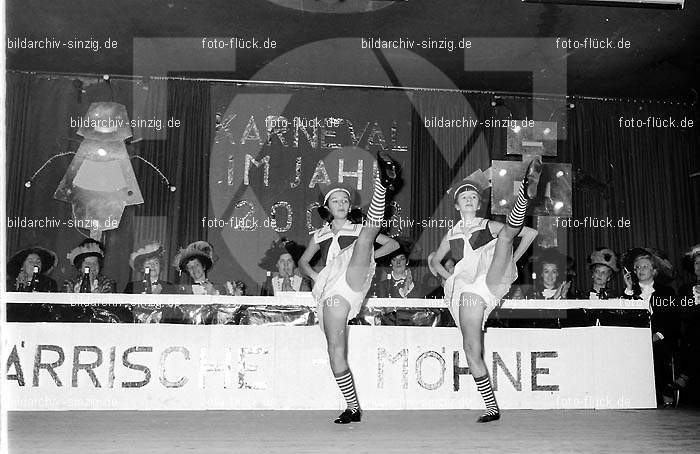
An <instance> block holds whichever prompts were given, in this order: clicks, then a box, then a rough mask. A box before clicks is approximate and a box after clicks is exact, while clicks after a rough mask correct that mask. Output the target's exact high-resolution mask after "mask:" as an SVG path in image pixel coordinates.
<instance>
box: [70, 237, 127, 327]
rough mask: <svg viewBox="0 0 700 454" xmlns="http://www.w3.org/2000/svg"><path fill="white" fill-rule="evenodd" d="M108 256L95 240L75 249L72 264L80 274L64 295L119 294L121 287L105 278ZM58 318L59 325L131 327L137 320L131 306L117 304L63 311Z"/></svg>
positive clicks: (71, 255) (71, 254)
mask: <svg viewBox="0 0 700 454" xmlns="http://www.w3.org/2000/svg"><path fill="white" fill-rule="evenodd" d="M104 256H105V249H104V245H103V244H102V243H101V242H99V241H96V240H93V239H92V238H87V239H85V240H83V241H82V242H81V243H80V244H79V245H78V246H77V247H76V248H74V249H72V250H71V251H70V252H69V253H68V260H69V261H70V262H71V263H72V264H73V266H74V267H75V269H76V271H77V273H76V276H75V277H74V278H73V279H68V280H66V281H65V282H64V283H63V292H65V293H84V292H86V291H87V288H89V292H90V293H116V291H117V283H116V282H115V281H114V279H110V278H108V277H106V276H105V275H103V274H102V269H103V265H104ZM86 270H87V274H86V273H85V271H86ZM58 318H59V321H89V322H113V323H131V322H133V320H134V319H133V314H132V311H131V307H130V306H128V305H114V304H111V305H109V306H98V305H78V306H74V307H62V308H61V309H60V311H59V315H58Z"/></svg>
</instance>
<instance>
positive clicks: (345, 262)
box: [299, 151, 399, 424]
mask: <svg viewBox="0 0 700 454" xmlns="http://www.w3.org/2000/svg"><path fill="white" fill-rule="evenodd" d="M377 161H378V167H379V174H380V178H379V179H377V180H375V182H374V192H373V194H372V201H371V203H370V206H369V210H368V213H367V218H366V221H365V222H364V224H360V223H359V221H360V219H358V216H357V213H355V212H354V210H353V211H351V210H350V206H351V203H352V201H351V196H350V191H348V190H347V189H344V188H342V187H334V188H332V189H330V190H329V191H328V192H327V193H326V196H325V198H324V201H323V206H322V207H320V208H319V213H320V214H321V216H322V217H323V218H324V219H326V220H327V221H328V224H327V225H325V226H323V227H321V228H320V229H318V230H316V231H315V232H314V234H313V237H312V238H311V241H309V245H308V247H307V248H306V251H305V252H304V255H303V256H302V257H301V259H299V267H300V268H301V269H302V270H303V271H304V272H305V273H306V274H307V275H308V276H309V277H310V278H312V279H313V280H314V287H313V290H312V294H313V296H314V299H315V300H316V303H317V304H318V318H319V322H320V324H321V329H322V330H323V333H324V334H325V336H326V341H327V344H328V357H329V358H330V363H331V370H332V371H333V375H334V377H335V380H336V382H337V383H338V387H340V390H341V392H342V393H343V396H344V397H345V400H346V402H347V405H348V407H347V409H346V410H345V411H344V412H343V413H341V415H340V416H339V417H338V418H337V419H335V421H334V422H335V423H336V424H348V423H350V422H360V420H361V418H362V410H361V408H360V403H359V401H358V399H357V393H356V392H355V383H354V380H353V377H352V372H351V371H350V367H349V365H348V360H347V350H348V338H347V323H348V320H350V319H351V318H354V317H355V316H356V315H357V314H358V312H359V311H360V308H361V307H362V302H363V301H364V299H365V295H366V294H367V290H369V287H370V284H371V282H372V277H373V276H374V269H375V262H374V259H375V257H382V256H384V255H386V254H389V253H391V252H393V251H394V250H396V249H398V247H399V244H398V243H397V242H396V240H393V239H391V238H389V237H388V236H386V235H383V234H380V233H379V230H380V225H381V221H382V220H383V218H384V209H385V206H386V205H385V203H386V193H387V191H393V190H394V182H395V180H396V178H397V169H396V166H395V164H394V162H393V161H392V160H391V158H390V157H389V156H388V155H387V154H385V153H384V152H382V151H380V152H379V153H378V155H377ZM349 218H354V219H353V221H354V222H353V221H351V220H350V219H349ZM375 241H376V242H377V243H379V244H381V245H382V246H381V247H380V248H379V249H377V250H376V251H375V250H374V242H375ZM318 251H320V252H321V259H322V263H323V264H324V265H325V267H324V268H323V270H321V272H319V273H317V272H315V271H314V270H313V269H312V268H311V266H310V265H309V261H310V260H311V259H312V258H313V256H314V255H315V254H316V252H318Z"/></svg>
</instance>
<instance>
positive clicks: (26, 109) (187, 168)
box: [6, 72, 212, 290]
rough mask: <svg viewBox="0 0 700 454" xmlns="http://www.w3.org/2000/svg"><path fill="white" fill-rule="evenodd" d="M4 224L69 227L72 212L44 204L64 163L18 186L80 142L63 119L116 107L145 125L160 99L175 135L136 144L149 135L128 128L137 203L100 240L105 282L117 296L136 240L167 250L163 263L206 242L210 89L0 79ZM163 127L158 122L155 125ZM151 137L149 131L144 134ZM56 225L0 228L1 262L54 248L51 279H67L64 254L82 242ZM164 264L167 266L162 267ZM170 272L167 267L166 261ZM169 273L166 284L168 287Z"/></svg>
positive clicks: (65, 159) (15, 76) (169, 132)
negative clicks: (95, 106)
mask: <svg viewBox="0 0 700 454" xmlns="http://www.w3.org/2000/svg"><path fill="white" fill-rule="evenodd" d="M132 90H146V91H147V95H146V97H145V105H144V106H139V109H134V108H133V106H132V103H133V100H134V99H138V97H134V96H133V92H132ZM7 95H8V101H7V131H8V134H7V150H8V153H7V169H6V170H7V177H8V181H7V216H8V220H10V221H12V220H13V219H16V218H17V217H19V218H20V219H21V218H27V219H44V218H46V217H49V218H55V219H59V220H61V221H66V222H67V221H68V220H70V219H72V211H71V206H70V205H69V204H67V203H64V202H61V201H57V200H54V199H53V194H54V192H55V190H56V188H57V186H58V183H59V182H60V180H61V178H62V177H63V175H64V174H65V172H66V170H67V169H68V166H69V164H70V162H71V160H72V157H73V155H66V156H62V157H58V158H56V159H55V160H53V161H52V162H51V163H50V164H49V165H48V166H46V168H45V169H44V170H43V171H42V172H41V173H40V174H39V175H38V176H37V177H36V178H35V179H34V181H33V183H32V185H31V187H29V188H27V187H25V184H24V183H25V181H27V180H28V179H29V178H30V177H31V176H32V174H33V173H34V172H35V171H36V170H38V169H39V167H40V166H41V164H42V163H43V162H44V161H45V160H46V159H49V158H50V157H51V156H54V155H56V154H58V153H66V152H71V151H75V150H76V149H77V148H78V145H79V143H80V141H81V140H82V138H81V137H80V136H77V135H76V134H75V131H76V128H75V127H73V128H71V126H70V120H71V119H78V118H80V117H81V116H82V115H84V114H85V112H86V111H87V109H88V107H89V105H90V103H92V102H98V101H114V102H118V103H121V104H124V105H125V106H126V107H127V112H129V116H130V119H132V120H135V119H146V120H147V119H149V118H153V113H154V112H158V111H159V109H158V106H162V103H163V100H167V117H173V118H174V119H179V120H180V122H181V125H180V127H179V128H167V129H166V132H165V136H164V137H162V138H160V139H159V140H156V139H151V140H140V141H139V140H137V139H139V138H144V137H150V136H152V134H150V133H149V131H144V130H139V129H138V128H137V129H134V137H133V139H134V143H133V144H130V145H128V146H127V150H128V152H129V155H130V156H132V159H131V162H132V165H133V167H134V171H135V173H136V176H137V180H138V182H139V187H140V189H141V193H142V194H143V198H144V202H145V203H144V204H143V205H138V206H130V207H126V209H125V210H124V213H123V215H122V220H121V223H120V227H119V228H118V229H116V230H110V231H106V232H105V233H104V235H103V238H102V240H103V242H104V243H105V246H106V249H107V255H106V259H105V266H104V274H105V275H107V276H109V277H112V278H113V279H116V280H117V283H118V289H119V290H121V289H122V288H123V287H124V285H125V284H126V282H128V280H130V278H131V270H130V269H129V267H128V265H127V264H128V260H129V255H130V253H131V252H132V251H133V250H134V249H135V247H136V246H137V243H139V242H140V241H143V240H159V241H161V242H163V244H164V245H165V247H166V248H167V249H168V251H167V253H166V260H167V259H170V258H172V257H173V256H174V255H175V253H176V252H177V247H178V246H180V245H186V244H187V243H189V242H190V241H194V240H197V239H206V237H205V235H206V230H205V229H202V228H201V219H202V217H203V216H205V215H206V212H207V203H208V202H207V200H208V190H207V188H208V184H209V182H208V169H209V162H208V159H207V157H208V155H209V147H210V140H211V138H210V135H211V129H212V128H211V113H210V109H209V103H210V99H209V85H208V84H206V83H199V82H192V81H169V82H168V83H167V84H165V83H151V84H150V86H144V85H142V84H141V83H140V82H138V83H136V82H132V81H120V80H111V81H110V83H106V82H104V81H101V79H98V78H95V79H90V78H84V79H77V78H76V79H72V78H67V77H62V76H61V77H46V76H38V75H33V74H25V73H13V72H9V73H7ZM162 120H163V122H165V121H166V119H162ZM151 133H152V131H151ZM133 156H141V157H143V158H144V159H147V160H149V161H151V162H152V163H153V164H154V165H155V166H156V167H158V168H159V169H160V170H161V172H163V174H164V175H165V176H166V177H167V178H168V179H169V180H170V183H171V184H172V185H174V186H176V187H177V191H175V192H174V193H173V192H171V191H170V190H169V188H168V186H167V185H166V184H165V183H164V182H163V179H162V178H161V176H160V175H159V174H158V173H157V172H156V171H155V170H153V168H151V167H150V166H148V165H147V164H146V163H144V162H143V161H141V160H140V159H138V158H133ZM86 233H87V232H86V231H78V230H77V229H75V228H70V227H68V226H66V225H62V226H60V227H57V228H43V229H40V228H34V229H28V228H17V227H11V228H8V230H7V235H8V237H7V238H8V242H7V246H8V250H7V253H8V257H9V256H10V255H11V254H13V253H14V252H16V251H18V250H20V249H22V248H24V247H27V246H30V245H42V246H45V247H48V248H50V249H52V250H54V251H55V252H56V253H57V254H58V257H59V265H58V267H57V268H56V269H55V270H54V271H53V273H52V277H53V278H54V279H56V280H57V281H58V282H59V285H60V283H61V282H62V281H63V280H64V279H66V278H69V277H72V276H73V275H74V273H75V270H74V269H73V268H72V265H71V264H70V263H69V262H68V260H67V259H66V254H67V253H68V251H70V250H71V249H72V248H73V247H75V246H76V245H77V244H78V243H79V242H80V241H82V240H83V239H84V237H85V235H86ZM168 262H169V260H168ZM166 265H169V263H166ZM174 273H175V272H174V269H173V268H172V267H168V277H169V278H170V279H174V278H175V275H174Z"/></svg>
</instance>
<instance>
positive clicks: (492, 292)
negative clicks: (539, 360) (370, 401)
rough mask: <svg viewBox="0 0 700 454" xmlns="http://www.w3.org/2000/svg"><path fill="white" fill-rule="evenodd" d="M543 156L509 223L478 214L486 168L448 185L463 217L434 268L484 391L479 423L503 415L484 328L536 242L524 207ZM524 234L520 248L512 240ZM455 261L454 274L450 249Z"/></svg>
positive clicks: (532, 168)
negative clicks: (488, 360) (488, 361)
mask: <svg viewBox="0 0 700 454" xmlns="http://www.w3.org/2000/svg"><path fill="white" fill-rule="evenodd" d="M541 171H542V158H541V157H540V156H536V157H535V158H534V159H532V160H531V161H530V163H529V165H528V166H527V170H526V171H525V177H524V178H523V180H522V183H521V185H520V192H519V194H518V198H517V200H516V202H515V205H514V206H513V209H512V211H511V212H510V213H509V214H508V217H507V218H506V224H505V225H504V224H501V223H500V222H495V221H491V220H488V219H483V218H479V217H476V213H477V211H478V210H479V209H480V207H481V204H482V202H483V201H484V200H485V199H484V196H483V195H482V193H483V192H484V191H485V190H486V189H487V188H488V187H489V180H490V179H489V177H488V171H487V172H482V171H481V170H477V171H475V172H474V173H472V174H471V175H469V176H468V177H466V178H465V179H464V180H462V181H459V182H457V183H456V184H455V185H453V186H452V188H450V190H449V191H448V194H449V195H450V196H451V197H453V199H454V203H455V205H454V206H455V209H456V210H457V211H458V212H459V214H460V218H461V219H460V221H459V222H458V223H457V224H456V225H455V226H454V227H452V228H451V229H450V230H449V231H448V232H447V234H446V235H445V236H444V238H443V239H442V241H441V243H440V246H439V247H438V250H437V251H436V252H435V255H434V256H433V257H432V266H433V268H434V269H436V270H437V272H438V273H439V274H440V276H442V277H443V278H444V279H445V301H446V303H447V305H448V307H449V309H450V313H451V314H452V317H453V318H454V321H455V323H456V324H457V327H458V328H459V329H460V331H461V333H462V339H463V342H464V352H465V354H466V357H467V364H468V365H469V370H470V372H471V374H472V376H473V377H474V382H475V383H476V386H477V389H478V390H479V392H480V393H481V396H482V398H483V399H484V403H485V404H486V412H485V413H484V414H483V415H482V416H481V417H479V419H478V420H477V422H480V423H485V422H490V421H495V420H497V419H500V410H499V408H498V404H497V403H496V397H495V395H494V393H493V389H492V387H491V382H490V380H489V375H488V369H487V368H486V363H485V362H484V358H483V354H484V349H483V330H484V326H485V324H486V320H487V318H488V316H489V314H490V313H491V311H493V309H494V308H496V306H498V304H499V303H500V300H501V298H503V296H504V295H505V294H506V293H507V292H508V290H509V289H510V286H511V284H512V283H513V282H514V281H515V280H516V279H517V277H518V271H517V267H516V265H515V263H516V262H517V261H518V259H520V257H522V255H523V254H524V253H525V251H526V250H527V248H528V247H529V246H530V244H532V242H533V241H534V239H535V237H536V236H537V231H536V230H534V229H531V228H529V227H524V226H523V223H524V222H525V211H526V210H527V206H528V204H529V202H530V200H531V199H532V198H534V197H535V195H536V194H537V185H538V182H539V177H540V173H541ZM516 237H520V238H521V241H520V244H519V245H518V247H517V249H516V250H515V251H513V241H514V239H515V238H516ZM448 252H449V253H450V254H451V256H452V257H454V258H455V259H456V260H457V264H456V265H455V269H454V273H452V274H450V273H448V271H447V270H446V269H445V267H444V266H443V265H442V259H443V258H444V257H445V255H446V254H447V253H448Z"/></svg>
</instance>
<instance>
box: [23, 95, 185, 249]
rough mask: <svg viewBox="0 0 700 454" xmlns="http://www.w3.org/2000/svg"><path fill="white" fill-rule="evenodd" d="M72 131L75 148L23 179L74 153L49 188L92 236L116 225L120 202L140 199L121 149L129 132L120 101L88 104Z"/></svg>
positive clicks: (124, 204) (126, 203)
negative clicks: (77, 137) (76, 139)
mask: <svg viewBox="0 0 700 454" xmlns="http://www.w3.org/2000/svg"><path fill="white" fill-rule="evenodd" d="M76 134H78V135H80V136H82V137H83V140H82V142H81V143H80V145H79V146H78V150H77V151H76V152H67V153H60V154H57V155H54V156H53V157H51V158H50V159H48V160H47V161H46V162H45V163H44V164H43V165H42V166H41V167H40V168H39V170H37V171H36V172H34V174H33V175H32V176H31V178H29V179H28V180H27V182H26V183H25V187H27V188H30V187H31V186H32V181H33V180H34V178H35V177H36V176H37V175H38V174H39V173H40V172H41V171H42V170H43V169H44V168H45V167H46V166H47V165H48V164H49V163H50V162H51V161H52V160H54V159H55V158H57V157H60V156H65V155H69V154H74V157H73V160H72V161H71V163H70V166H69V167H68V170H67V171H66V173H65V175H64V176H63V178H62V179H61V182H60V183H59V185H58V188H57V189H56V192H55V193H54V199H56V200H60V201H63V202H66V203H70V204H71V205H72V210H73V219H74V221H75V226H76V227H77V228H82V229H85V230H88V231H89V232H90V237H91V238H93V239H96V240H100V239H101V238H102V232H104V231H107V230H114V229H116V228H118V227H119V224H120V222H121V217H122V213H123V212H124V208H125V207H127V206H130V205H139V204H142V203H143V197H142V195H141V190H140V189H139V186H138V183H137V181H136V176H135V175H134V169H133V167H132V165H131V162H130V158H129V155H128V153H127V149H126V144H125V142H124V141H125V140H127V139H129V138H130V137H131V136H132V132H131V123H130V121H129V117H128V115H127V113H126V107H125V106H124V105H122V104H118V103H115V102H96V103H92V104H90V107H89V108H88V111H87V113H86V114H85V116H84V117H81V118H80V120H79V128H78V130H77V131H76ZM133 158H139V159H141V160H142V161H144V162H145V163H146V164H148V165H149V166H150V167H151V168H153V169H154V170H155V171H156V172H158V174H159V175H160V176H161V179H162V180H163V181H164V182H165V183H166V184H167V185H168V187H169V189H170V191H171V192H173V191H175V189H176V188H175V186H171V185H170V182H169V181H168V179H167V178H166V177H165V175H163V173H162V172H161V171H160V170H158V168H156V167H155V166H154V165H153V164H151V163H150V162H148V161H147V160H145V159H143V158H141V157H140V156H133Z"/></svg>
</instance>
